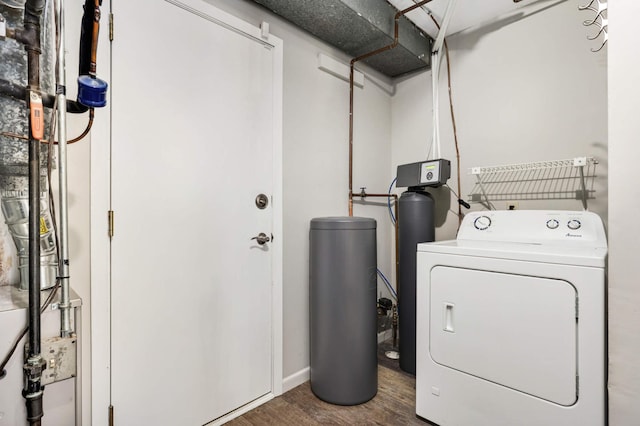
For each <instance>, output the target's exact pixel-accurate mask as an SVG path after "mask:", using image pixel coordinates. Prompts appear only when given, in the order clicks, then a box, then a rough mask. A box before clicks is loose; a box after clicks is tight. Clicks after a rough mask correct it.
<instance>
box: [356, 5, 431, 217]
mask: <svg viewBox="0 0 640 426" xmlns="http://www.w3.org/2000/svg"><path fill="white" fill-rule="evenodd" d="M430 1H431V0H422V1H421V2H418V3H416V4H414V5H413V6H410V7H408V8H406V9H403V10H401V11H399V12H397V13H396V15H395V17H394V28H393V43H391V44H388V45H386V46H383V47H381V48H379V49H376V50H374V51H371V52H369V53H365V54H363V55H360V56H357V57H355V58H353V59H352V60H351V64H350V67H349V68H350V69H349V216H353V71H354V69H353V66H354V64H355V63H356V62H358V61H361V60H363V59H367V58H369V57H371V56H374V55H377V54H379V53H382V52H385V51H387V50H391V49H393V48H395V47H396V46H397V45H398V22H399V20H400V17H401V16H404V15H405V14H406V13H409V12H411V11H412V10H414V9H417V8H419V7H422V6H424V5H425V4H427V3H429V2H430Z"/></svg>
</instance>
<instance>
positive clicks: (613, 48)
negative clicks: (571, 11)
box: [608, 1, 640, 426]
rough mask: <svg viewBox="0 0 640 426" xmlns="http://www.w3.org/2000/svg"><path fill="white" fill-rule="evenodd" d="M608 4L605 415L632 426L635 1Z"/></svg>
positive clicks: (635, 368) (636, 319)
mask: <svg viewBox="0 0 640 426" xmlns="http://www.w3.org/2000/svg"><path fill="white" fill-rule="evenodd" d="M609 5H610V6H609V7H610V9H609V23H610V24H609V30H610V32H609V34H610V35H611V37H610V39H609V68H608V70H609V161H610V163H611V164H612V165H613V167H611V172H610V174H609V175H610V177H609V411H610V415H609V420H610V424H611V425H615V426H631V425H637V424H638V421H639V420H638V419H640V405H639V404H638V401H640V366H639V363H638V359H639V356H638V354H639V353H640V333H639V332H638V325H639V324H640V287H639V286H638V276H640V263H639V262H638V253H639V250H638V249H639V244H638V235H640V223H639V222H638V219H637V217H636V216H637V211H638V209H639V208H640V197H639V195H640V191H638V187H637V182H638V181H636V180H635V178H638V179H639V180H640V171H639V170H640V169H639V168H638V165H637V160H638V158H640V147H639V145H638V135H640V120H638V111H640V84H639V83H638V75H640V58H639V57H638V45H637V33H638V26H637V17H638V16H640V4H639V3H638V2H635V1H611V2H609Z"/></svg>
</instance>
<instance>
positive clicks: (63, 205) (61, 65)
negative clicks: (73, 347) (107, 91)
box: [55, 0, 71, 337]
mask: <svg viewBox="0 0 640 426" xmlns="http://www.w3.org/2000/svg"><path fill="white" fill-rule="evenodd" d="M55 6H56V13H55V15H56V16H57V18H58V19H57V22H58V31H57V32H58V42H57V54H58V61H57V63H58V66H57V80H56V96H57V98H58V126H57V129H58V176H59V191H60V193H59V197H60V207H59V211H60V213H59V214H60V227H59V231H60V240H59V241H60V260H59V262H60V267H59V275H60V336H61V337H68V336H70V335H71V319H70V318H71V307H70V304H69V241H68V240H69V237H68V235H69V231H68V223H69V221H68V209H67V205H68V203H67V193H68V190H67V100H66V93H65V92H66V79H67V77H66V70H65V65H66V64H65V51H64V47H65V25H64V0H56V2H55Z"/></svg>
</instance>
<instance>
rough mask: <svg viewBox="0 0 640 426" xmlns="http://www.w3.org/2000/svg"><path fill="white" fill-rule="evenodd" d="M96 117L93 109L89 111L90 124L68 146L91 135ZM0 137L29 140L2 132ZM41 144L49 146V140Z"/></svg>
mask: <svg viewBox="0 0 640 426" xmlns="http://www.w3.org/2000/svg"><path fill="white" fill-rule="evenodd" d="M94 115H95V114H94V109H93V108H91V109H90V110H89V122H88V123H87V126H86V127H85V128H84V130H83V132H82V133H81V134H80V135H79V136H76V137H75V138H73V139H70V140H68V141H67V144H72V143H76V142H78V141H80V140H81V139H83V138H84V137H85V136H87V135H88V134H89V131H90V130H91V127H92V125H93V119H94ZM0 136H5V137H8V138H15V139H24V140H27V141H28V140H29V137H28V136H23V135H19V134H17V133H11V132H0ZM41 142H42V143H44V144H49V141H48V140H42V141H41ZM54 144H55V145H57V144H58V141H54Z"/></svg>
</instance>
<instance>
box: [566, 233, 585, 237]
mask: <svg viewBox="0 0 640 426" xmlns="http://www.w3.org/2000/svg"><path fill="white" fill-rule="evenodd" d="M566 236H567V237H571V238H582V235H580V234H572V233H571V232H567V235H566Z"/></svg>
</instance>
